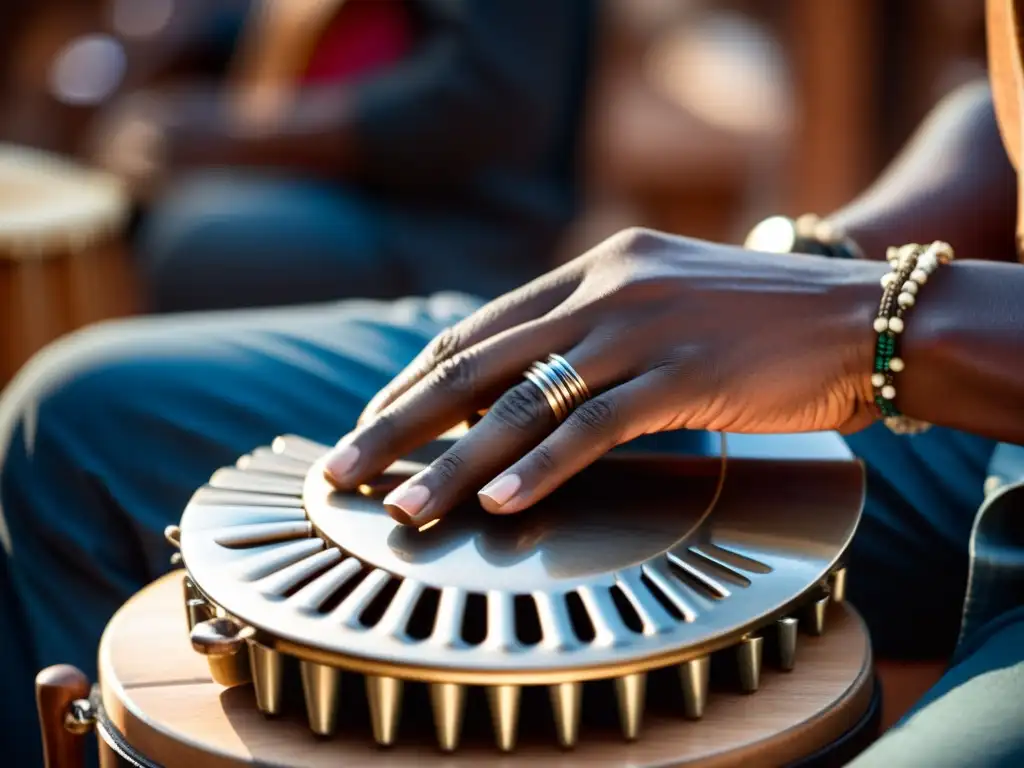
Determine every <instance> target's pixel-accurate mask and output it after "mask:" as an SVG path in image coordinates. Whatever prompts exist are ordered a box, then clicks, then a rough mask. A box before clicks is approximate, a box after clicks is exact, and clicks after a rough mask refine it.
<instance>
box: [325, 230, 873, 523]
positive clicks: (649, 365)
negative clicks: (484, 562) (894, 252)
mask: <svg viewBox="0 0 1024 768" xmlns="http://www.w3.org/2000/svg"><path fill="white" fill-rule="evenodd" d="M886 269H887V265H885V264H879V263H876V262H865V261H846V260H826V259H821V258H816V257H808V256H778V255H772V256H768V255H764V254H758V253H754V252H750V251H745V250H742V249H739V248H734V247H728V246H721V245H715V244H711V243H705V242H699V241H694V240H687V239H682V238H677V237H671V236H667V235H662V234H659V233H655V232H648V231H643V230H639V231H637V230H630V231H627V232H624V233H621V234H619V235H616V236H615V237H613V238H611V239H609V240H607V241H606V242H604V243H603V244H601V245H600V246H598V247H597V248H595V249H594V250H592V251H591V252H589V253H587V254H585V255H583V256H581V257H580V258H578V259H576V260H575V261H572V262H570V263H568V264H566V265H565V266H563V267H561V268H559V269H558V270H556V271H554V272H551V273H549V274H547V275H545V276H544V277H541V278H539V279H538V280H535V281H534V282H532V283H530V284H528V285H526V286H524V287H522V288H520V289H518V290H516V291H514V292H512V293H510V294H508V295H506V296H503V297H502V298H500V299H498V300H496V301H493V302H491V303H490V304H488V305H486V306H484V307H483V308H482V309H480V310H479V311H477V312H476V313H474V314H473V315H471V316H470V317H468V318H467V319H466V320H464V321H462V322H460V323H459V324H457V325H455V326H454V327H452V328H450V329H448V330H447V331H445V332H444V333H442V334H441V335H440V336H439V337H438V338H437V339H435V340H434V342H433V343H431V344H430V345H429V347H428V348H427V349H426V350H424V351H423V352H422V353H421V354H420V355H419V357H417V359H416V360H415V361H413V363H412V364H410V366H409V367H408V368H406V370H405V371H403V372H402V373H401V374H400V375H399V376H398V377H397V378H396V379H395V380H394V381H393V382H392V383H391V384H389V385H388V386H387V387H386V388H385V389H384V390H383V391H382V392H380V393H379V394H378V395H377V397H376V398H375V399H374V400H373V401H372V402H371V403H370V405H369V406H368V407H367V409H366V411H365V412H364V414H363V418H362V419H361V422H360V426H359V427H358V428H357V429H356V431H354V432H353V433H351V434H350V435H348V436H346V437H345V438H344V439H343V440H342V441H341V442H340V443H339V445H338V447H337V448H336V449H335V451H334V453H333V454H332V456H331V458H330V459H329V461H328V465H327V474H328V478H329V479H331V481H332V482H333V483H334V484H335V485H337V486H338V487H340V488H352V487H355V486H356V485H358V484H359V483H361V482H365V481H367V480H369V479H371V478H372V477H373V476H374V475H375V474H377V473H379V472H380V471H381V470H383V469H384V468H386V467H387V466H388V465H389V464H390V463H391V462H392V461H394V460H395V459H397V458H399V457H401V456H402V455H403V454H406V453H408V452H409V451H410V450H412V449H414V448H416V447H418V446H419V445H422V444H424V443H426V442H428V441H429V440H431V439H433V438H434V437H435V436H436V435H439V434H441V433H442V432H443V431H445V430H446V429H448V428H450V427H452V426H454V425H456V424H458V423H459V422H460V421H462V420H465V419H466V418H467V417H469V416H471V415H473V414H474V413H476V412H477V411H478V410H480V409H483V408H487V407H488V406H490V408H489V410H488V411H487V413H486V415H485V416H484V417H483V419H482V420H481V421H480V422H479V423H478V424H476V425H475V426H474V427H473V428H472V429H471V430H470V431H469V432H468V433H467V434H466V435H465V436H464V437H463V438H462V439H460V440H459V441H458V442H457V443H456V444H454V445H453V446H452V447H451V448H450V450H448V451H447V452H446V453H445V454H444V455H443V456H441V457H440V458H439V459H438V460H437V461H435V462H434V463H433V464H432V465H431V466H430V467H429V468H427V469H426V470H424V471H423V472H422V473H420V474H419V475H417V476H416V477H413V478H411V479H410V480H408V481H407V482H405V483H404V484H403V485H402V486H400V487H399V488H398V489H396V491H394V492H393V493H392V494H390V495H389V497H388V498H387V500H386V503H387V504H388V508H389V510H390V511H391V513H392V515H393V516H394V517H395V518H396V519H398V520H400V521H401V522H405V523H412V524H414V525H417V526H422V525H424V524H425V523H427V522H429V521H431V520H433V519H435V518H437V517H440V516H442V515H443V514H445V512H447V511H448V510H449V509H451V508H452V506H454V505H455V504H456V503H457V502H458V501H460V500H462V499H464V498H466V497H467V496H468V495H469V494H471V493H474V492H478V491H479V492H480V493H481V495H480V501H481V503H482V504H483V506H484V507H485V508H486V509H488V510H489V511H491V512H501V513H505V512H516V511H519V510H522V509H524V508H525V507H528V506H529V505H531V504H533V503H534V502H536V501H537V500H539V499H540V498H542V497H543V496H545V495H547V494H548V493H550V492H551V491H552V490H553V489H555V488H556V487H557V486H558V485H560V484H561V483H562V482H563V481H565V480H566V479H567V478H569V477H570V476H571V475H573V474H574V473H576V472H578V471H579V470H581V469H583V468H584V467H585V466H586V465H588V464H590V463H591V462H593V461H595V460H596V459H597V458H599V457H600V456H601V455H603V454H604V453H605V452H607V451H608V450H610V449H611V448H613V447H615V446H616V445H618V444H621V443H624V442H627V441H629V440H631V439H633V438H636V437H638V436H640V435H643V434H647V433H652V432H658V431H663V430H674V429H682V428H686V429H706V430H715V431H730V432H761V433H765V432H778V433H791V432H801V431H815V430H827V429H840V430H854V429H859V428H862V427H864V426H866V425H867V424H868V423H869V422H870V420H871V419H872V418H873V416H872V411H871V409H870V408H869V407H868V406H867V403H869V402H870V390H871V387H870V381H869V377H870V373H871V363H872V359H873V356H874V334H873V332H872V319H873V317H874V313H875V311H876V310H877V305H878V300H879V298H880V295H881V287H880V285H879V279H880V278H881V276H882V275H883V274H884V273H885V271H886ZM552 352H557V353H560V354H562V355H563V356H564V357H565V358H566V359H567V360H568V362H569V363H570V364H571V365H572V367H573V368H574V369H575V370H576V371H577V372H578V373H579V374H580V375H581V376H582V377H583V379H584V380H585V381H586V383H587V384H588V385H589V388H590V390H591V393H592V395H593V398H592V399H591V400H589V401H588V402H587V403H585V404H584V405H582V406H581V407H579V408H577V409H576V410H575V411H574V412H573V413H572V414H571V415H569V417H568V418H567V419H566V420H565V421H564V422H562V423H561V424H558V423H557V422H556V419H555V418H554V415H553V412H552V410H551V408H550V407H549V405H548V402H547V400H546V399H545V397H544V396H543V395H542V393H541V391H540V390H539V389H538V388H537V387H536V386H535V385H534V384H533V383H531V382H529V381H526V380H524V379H523V372H524V370H525V369H526V368H528V367H529V366H530V364H531V363H532V362H534V361H537V360H544V359H545V358H546V357H547V356H548V354H549V353H552ZM485 486H487V487H485ZM481 488H483V490H482V491H481V490H480V489H481Z"/></svg>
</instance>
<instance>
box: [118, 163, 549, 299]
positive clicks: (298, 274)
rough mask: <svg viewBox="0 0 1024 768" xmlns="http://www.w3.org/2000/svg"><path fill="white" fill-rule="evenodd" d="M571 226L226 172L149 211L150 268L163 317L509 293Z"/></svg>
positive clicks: (277, 176)
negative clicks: (454, 293)
mask: <svg viewBox="0 0 1024 768" xmlns="http://www.w3.org/2000/svg"><path fill="white" fill-rule="evenodd" d="M560 231H561V222H554V221H552V222H548V223H539V222H536V221H534V222H524V221H511V220H508V218H507V217H506V218H505V219H502V218H501V217H500V216H497V215H496V214H485V213H482V212H479V211H474V210H473V209H472V207H471V206H460V205H458V204H455V203H452V204H451V205H450V206H448V207H446V208H444V209H437V207H435V208H432V209H429V210H428V209H423V206H422V205H421V206H419V207H416V206H413V205H411V204H408V203H406V202H403V201H402V200H400V199H384V198H381V197H379V196H374V195H373V194H372V193H371V192H369V191H367V190H365V189H361V188H359V187H357V186H352V185H345V184H340V183H332V182H327V181H317V180H314V179H302V178H296V177H293V176H289V175H286V174H281V173H271V172H269V171H261V172H256V171H245V170H241V169H223V170H219V171H205V172H202V173H196V174H193V175H190V176H186V177H183V178H182V179H180V180H179V181H178V182H177V183H176V184H175V185H174V186H173V187H172V188H171V189H170V190H169V191H168V192H167V194H166V195H164V196H163V197H161V198H159V199H158V200H157V201H156V202H155V203H154V205H153V206H152V208H151V209H150V210H149V211H148V212H147V213H146V215H145V217H144V218H143V221H142V226H141V227H140V230H139V232H138V236H137V238H136V243H135V250H136V251H137V254H138V262H139V272H140V276H141V280H142V284H143V287H144V289H145V291H146V294H147V298H148V300H149V308H150V309H151V310H152V311H154V312H158V313H171V312H192V311H216V310H222V309H250V308H257V307H270V306H284V305H296V304H306V303H313V302H323V301H334V300H339V299H346V298H371V299H395V298H398V297H401V296H407V295H426V294H429V293H432V292H434V291H437V290H441V289H442V287H443V288H444V289H455V290H459V291H464V292H468V293H472V294H474V295H478V296H497V295H499V294H500V293H503V292H505V291H507V290H510V289H512V288H514V287H516V286H518V285H521V284H522V283H525V282H527V281H528V280H530V279H532V278H533V277H535V276H536V275H537V274H538V273H539V272H542V271H543V270H544V267H545V265H546V263H547V260H548V258H549V256H550V253H551V251H552V249H553V247H554V244H555V242H556V239H557V237H558V235H559V233H560Z"/></svg>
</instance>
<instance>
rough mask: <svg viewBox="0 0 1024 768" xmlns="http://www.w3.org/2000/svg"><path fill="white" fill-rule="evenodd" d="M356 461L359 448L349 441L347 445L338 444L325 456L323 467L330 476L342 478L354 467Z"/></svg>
mask: <svg viewBox="0 0 1024 768" xmlns="http://www.w3.org/2000/svg"><path fill="white" fill-rule="evenodd" d="M357 461H359V449H358V448H356V446H354V445H352V444H351V443H349V444H348V445H338V446H337V447H335V448H334V449H333V450H332V451H331V453H330V455H329V456H328V457H327V463H326V464H325V465H324V468H325V469H326V470H327V471H328V472H329V473H330V474H331V476H332V477H335V478H337V479H338V480H343V479H345V476H346V475H347V474H348V473H349V472H351V471H352V469H353V468H354V467H355V465H356V462H357Z"/></svg>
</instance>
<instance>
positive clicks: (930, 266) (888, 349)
mask: <svg viewBox="0 0 1024 768" xmlns="http://www.w3.org/2000/svg"><path fill="white" fill-rule="evenodd" d="M886 258H887V259H888V261H889V264H890V266H891V267H892V271H891V272H889V273H887V274H886V275H885V276H884V277H883V278H882V281H881V282H882V289H883V290H882V299H881V301H880V302H879V305H878V314H877V315H876V317H875V321H874V330H875V333H877V334H878V340H877V341H876V343H875V361H874V370H873V372H872V374H871V386H872V387H873V388H874V396H875V405H876V407H877V408H878V411H879V413H880V414H881V416H882V419H883V421H884V422H885V425H886V426H887V427H888V428H889V429H890V430H892V431H893V432H895V433H897V434H916V433H920V432H924V431H925V430H927V429H928V428H929V427H930V426H931V425H930V424H928V423H927V422H923V421H919V420H917V419H911V418H909V417H907V416H904V415H903V414H901V413H900V412H899V410H898V409H897V407H896V403H895V399H896V382H895V374H897V373H899V372H901V371H902V370H903V368H904V362H903V358H902V357H900V356H899V347H900V335H901V334H902V333H903V329H904V327H905V316H906V314H907V313H908V312H909V311H910V310H911V309H912V308H913V307H914V305H915V304H916V303H917V297H918V292H919V291H920V290H921V287H922V286H923V285H925V284H926V283H927V282H928V277H929V276H930V275H931V274H932V273H934V272H935V270H936V269H938V268H939V266H941V265H943V264H948V263H949V262H951V261H953V259H954V258H955V257H954V253H953V249H952V248H951V247H950V246H949V244H948V243H943V242H939V241H936V242H934V243H932V244H931V245H929V246H921V245H918V244H917V243H910V244H908V245H903V246H900V247H898V248H896V247H894V248H890V249H889V250H888V252H887V253H886Z"/></svg>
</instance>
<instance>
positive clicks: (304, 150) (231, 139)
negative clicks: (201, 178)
mask: <svg viewBox="0 0 1024 768" xmlns="http://www.w3.org/2000/svg"><path fill="white" fill-rule="evenodd" d="M184 112H189V113H191V114H184ZM184 112H183V113H182V114H181V115H180V116H179V119H178V121H177V122H176V123H172V124H171V125H170V126H169V129H168V133H169V136H168V155H169V156H168V158H167V160H168V164H169V165H170V166H172V167H188V166H204V165H232V166H243V167H244V166H258V167H262V168H268V167H269V168H281V169H288V170H296V171H302V172H304V173H308V174H310V175H320V174H323V175H327V176H329V177H330V178H333V179H341V178H346V177H347V176H349V175H350V174H351V172H352V170H353V166H354V162H353V160H354V158H353V152H352V144H351V139H350V136H351V129H350V126H349V120H348V116H347V101H346V97H345V92H344V89H342V88H339V87H325V88H316V89H313V88H310V89H305V90H304V91H302V92H301V93H299V94H297V96H296V98H295V100H294V102H293V103H292V104H291V105H290V106H289V108H288V109H287V110H285V111H284V113H283V114H282V115H281V117H280V119H277V120H275V122H274V124H273V125H271V126H267V127H266V128H265V129H262V130H253V129H250V128H247V127H246V126H245V125H244V124H242V123H240V122H238V121H236V120H232V119H231V118H230V114H231V110H230V108H229V107H228V106H227V105H226V104H225V103H223V101H221V104H219V105H218V108H216V109H208V108H207V109H203V108H202V107H201V106H200V107H199V108H198V109H195V110H188V109H185V110H184Z"/></svg>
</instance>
